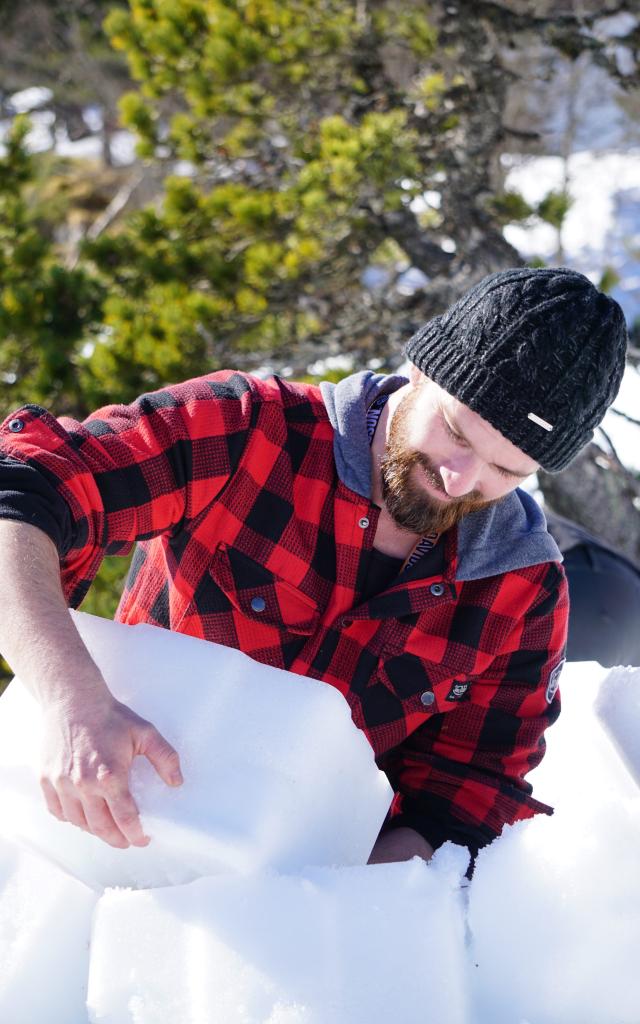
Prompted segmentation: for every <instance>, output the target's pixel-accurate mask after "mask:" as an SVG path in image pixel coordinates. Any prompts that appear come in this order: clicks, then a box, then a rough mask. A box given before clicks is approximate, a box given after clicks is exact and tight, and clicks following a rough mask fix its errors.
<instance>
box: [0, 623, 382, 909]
mask: <svg viewBox="0 0 640 1024" xmlns="http://www.w3.org/2000/svg"><path fill="white" fill-rule="evenodd" d="M75 621H76V623H77V626H78V628H79V630H80V633H81V634H82V636H83V639H84V640H85V642H86V644H87V646H88V648H89V650H90V651H91V654H92V656H93V657H94V659H95V661H96V662H97V664H98V665H99V666H100V668H101V670H102V672H103V674H104V676H105V679H106V680H107V682H108V683H109V686H110V688H111V690H112V692H113V693H114V694H115V696H116V697H117V698H118V699H119V700H121V701H123V702H124V703H125V704H128V705H129V706H130V707H132V708H133V709H134V710H135V711H136V712H138V714H140V715H142V716H143V717H144V718H147V719H149V720H150V721H151V722H153V724H154V725H156V726H157V728H158V729H159V730H160V732H161V733H162V734H163V735H164V736H165V737H166V738H167V740H168V741H169V742H170V743H172V744H173V745H174V746H175V747H176V749H177V750H178V751H179V753H180V756H181V761H182V767H183V774H184V778H185V782H184V785H183V786H182V787H181V788H179V789H170V788H169V787H167V786H165V784H164V783H163V782H162V781H161V780H160V778H159V777H158V776H157V775H156V773H155V771H154V769H153V768H152V767H151V765H150V764H149V763H148V762H147V761H146V760H145V759H143V758H137V759H136V761H135V763H134V767H133V770H132V790H133V792H134V795H135V797H136V799H137V801H138V805H139V807H140V810H141V813H142V819H143V824H144V827H145V829H146V831H147V832H148V834H149V835H150V836H151V837H152V842H151V843H150V845H149V846H148V847H146V848H144V849H140V848H130V849H128V850H124V851H123V850H114V849H112V848H111V847H108V846H107V845H106V844H104V843H103V842H101V841H100V840H98V839H96V838H94V837H93V836H90V835H88V834H86V833H83V832H81V831H80V830H79V829H76V828H74V827H73V826H71V825H68V824H66V823H60V822H58V821H57V820H56V819H54V818H53V817H51V815H49V813H48V812H47V811H46V809H45V806H44V802H43V799H42V795H41V792H40V787H39V784H38V782H37V778H36V776H37V767H36V766H37V763H38V746H39V735H38V734H39V725H40V722H39V708H38V706H37V705H36V703H35V701H34V700H33V699H32V698H31V696H30V695H29V694H28V693H27V692H26V690H25V689H24V688H23V687H22V686H21V685H20V684H19V682H18V681H17V680H16V681H14V682H13V683H11V684H10V686H9V690H8V692H7V693H6V694H5V695H4V696H3V697H2V699H1V700H0V832H2V833H4V834H5V835H6V836H9V837H13V838H15V839H17V840H19V841H22V842H26V843H28V844H30V845H31V846H32V847H35V848H36V849H39V850H41V851H42V852H43V853H44V854H46V855H47V856H48V857H50V858H51V859H52V860H53V861H55V862H57V863H58V864H59V865H60V866H62V867H63V868H65V869H66V870H68V871H70V872H72V873H73V874H74V875H75V876H76V877H77V878H79V879H82V880H83V881H85V882H86V883H87V884H89V885H92V886H93V887H95V888H96V889H98V890H101V889H102V888H103V887H104V886H108V885H125V886H126V885H129V886H133V887H148V886H156V885H168V884H177V883H183V882H187V881H191V880H193V879H194V878H197V877H199V876H201V875H207V874H215V873H216V872H219V871H229V870H233V871H238V872H241V873H250V872H252V871H255V870H258V869H259V868H262V867H265V866H270V867H273V868H277V869H279V870H283V871H294V870H297V869H299V868H302V867H304V866H306V865H332V864H343V865H349V864H364V863H366V860H367V856H368V854H369V852H370V850H371V847H372V846H373V843H374V841H375V839H376V836H377V833H378V831H379V828H380V825H381V823H382V821H383V819H384V817H385V814H386V811H387V808H388V806H389V803H390V800H391V796H392V794H391V789H390V786H389V783H388V781H387V779H386V776H385V775H384V774H383V773H382V772H380V771H379V770H378V769H377V767H376V765H375V761H374V758H373V752H372V750H371V747H370V746H369V744H368V742H367V740H366V738H365V737H364V735H363V734H362V733H361V732H360V731H359V730H358V729H357V728H356V727H355V726H354V724H353V722H352V720H351V717H350V714H349V711H348V707H347V704H346V701H345V700H344V698H343V697H342V696H341V695H340V694H339V693H338V692H337V690H335V689H333V688H332V687H331V686H328V685H327V684H325V683H321V682H318V681H315V680H311V679H307V678H305V677H303V676H299V675H294V674H292V673H289V672H284V671H282V670H280V669H275V668H271V667H269V666H265V665H261V664H258V663H257V662H255V661H253V660H251V659H250V658H248V657H247V656H246V655H244V654H242V653H240V652H239V651H236V650H232V649H229V648H226V647H222V646H218V645H215V644H210V643H207V642H205V641H203V640H197V639H194V638H192V637H187V636H183V635H179V634H175V633H170V632H168V631H167V630H163V629H158V628H155V627H153V626H146V625H141V626H125V625H122V624H119V623H115V622H110V621H108V620H106V619H99V618H96V617H94V616H90V615H85V614H82V613H75Z"/></svg>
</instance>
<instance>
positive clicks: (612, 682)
mask: <svg viewBox="0 0 640 1024" xmlns="http://www.w3.org/2000/svg"><path fill="white" fill-rule="evenodd" d="M596 712H597V714H598V717H599V718H600V721H601V722H602V723H603V725H604V727H605V729H606V730H607V732H608V734H609V736H610V737H611V739H612V740H613V742H614V744H615V746H616V749H617V751H618V753H619V754H620V756H621V758H622V760H623V761H624V763H625V764H626V766H627V768H628V769H629V771H630V772H631V775H632V776H633V778H634V779H635V781H636V783H637V784H638V785H639V786H640V668H614V669H612V670H611V671H610V672H609V673H608V674H607V675H606V676H605V678H604V679H603V680H602V683H601V685H600V691H599V693H598V699H597V701H596Z"/></svg>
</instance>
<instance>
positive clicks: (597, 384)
mask: <svg viewBox="0 0 640 1024" xmlns="http://www.w3.org/2000/svg"><path fill="white" fill-rule="evenodd" d="M626 346H627V330H626V326H625V321H624V315H623V312H622V310H621V309H620V306H619V305H618V303H617V302H615V301H614V300H613V299H611V298H609V296H608V295H605V294H604V293H603V292H599V291H598V289H597V288H595V287H594V285H592V284H591V282H590V281H589V280H588V278H586V277H584V275H583V274H579V273H577V272H576V271H574V270H567V269H565V268H544V269H536V270H533V269H527V268H522V269H517V268H515V269H513V270H504V271H500V272H499V273H497V274H491V275H490V276H489V277H485V278H484V279H483V280H482V281H480V283H479V284H477V285H476V286H475V287H474V288H472V289H471V291H469V292H467V293H466V295H463V296H462V298H461V299H459V300H458V301H457V302H456V303H454V305H453V306H451V307H450V308H449V309H448V310H447V311H446V312H445V313H443V314H442V316H436V317H434V318H433V319H432V320H429V322H428V323H427V324H425V326H424V327H422V328H421V329H420V330H419V331H417V332H416V334H414V335H413V337H412V338H411V339H410V340H409V342H408V344H407V347H406V354H407V357H408V358H409V359H410V360H411V362H412V363H414V364H415V366H417V367H418V369H419V370H421V371H422V372H423V373H424V374H426V376H427V377H430V378H431V379H432V380H434V381H435V382H436V383H437V384H439V385H440V387H442V388H444V390H445V391H447V392H448V393H449V394H450V395H452V396H453V397H454V398H457V399H458V401H460V402H462V403H463V405H466V406H468V407H469V408H470V409H472V410H473V411H474V412H476V413H478V414H479V415H480V416H482V418H483V419H485V420H487V422H488V423H490V424H491V426H493V427H495V429H496V430H499V431H500V433H501V434H502V435H503V436H504V437H506V438H507V439H508V440H509V441H511V442H512V443H513V444H514V445H516V447H517V448H520V450H521V451H523V452H525V453H526V454H527V455H529V456H530V457H531V458H532V459H534V460H535V461H536V462H538V463H540V465H541V466H542V467H543V468H544V469H546V470H548V471H549V472H559V470H561V469H564V467H565V466H566V465H567V464H568V463H569V462H570V461H571V459H572V458H573V457H574V456H575V455H577V453H578V452H579V451H580V449H581V448H582V447H584V445H585V444H587V443H588V442H589V441H590V440H591V438H592V437H593V429H594V427H596V426H597V425H598V424H599V423H600V421H601V420H602V418H603V417H604V414H605V412H606V411H607V409H608V407H609V406H610V405H611V403H612V402H613V400H614V398H615V397H616V395H617V393H618V389H619V387H620V381H621V380H622V374H623V372H624V366H625V352H626Z"/></svg>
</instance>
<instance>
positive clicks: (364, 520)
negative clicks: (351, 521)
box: [358, 516, 369, 530]
mask: <svg viewBox="0 0 640 1024" xmlns="http://www.w3.org/2000/svg"><path fill="white" fill-rule="evenodd" d="M368 525H369V520H368V519H367V517H366V516H363V517H362V519H361V520H360V522H359V523H358V526H359V527H360V529H361V530H366V528H367V526H368Z"/></svg>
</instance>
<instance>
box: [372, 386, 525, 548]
mask: <svg viewBox="0 0 640 1024" xmlns="http://www.w3.org/2000/svg"><path fill="white" fill-rule="evenodd" d="M538 468H539V467H538V464H537V463H536V462H534V461H533V459H531V458H530V457H529V456H528V455H525V454H524V452H522V451H521V450H520V449H519V448H516V446H515V445H514V444H512V443H511V442H510V441H508V440H507V439H506V438H505V437H503V435H502V434H500V433H499V431H497V430H496V429H495V428H494V427H492V426H491V425H490V424H489V423H487V421H486V420H484V419H482V417H481V416H479V415H478V414H477V413H475V412H473V411H472V410H471V409H469V408H468V407H467V406H465V405H462V403H461V402H458V401H457V399H455V398H452V396H451V395H449V394H447V392H446V391H443V390H442V388H440V387H438V385H437V384H435V383H434V382H433V381H431V380H429V379H428V378H427V377H425V376H424V375H423V374H421V373H420V372H419V371H417V370H412V373H411V385H410V389H409V390H408V391H407V393H406V394H405V395H404V397H403V398H402V400H401V402H400V404H399V405H398V406H397V408H396V410H395V412H394V413H393V417H392V420H391V423H390V426H389V430H388V436H387V444H386V448H385V453H384V455H383V458H382V461H381V464H380V469H381V473H382V494H383V498H384V502H385V506H386V509H387V511H388V513H389V515H390V516H391V518H392V519H393V520H394V522H395V523H396V525H397V526H399V527H401V528H402V529H405V530H410V531H411V532H412V533H417V534H422V535H424V534H427V533H430V532H431V531H437V532H439V533H443V532H444V531H445V530H448V529H450V528H451V527H452V526H454V525H455V523H457V522H459V520H460V519H462V517H463V516H466V515H468V514H469V513H470V512H475V511H476V510H477V509H480V508H485V507H487V506H489V505H492V504H494V503H495V502H496V501H499V499H500V498H503V497H504V496H505V495H506V494H509V492H510V491H512V490H514V489H515V488H516V487H517V486H518V484H519V483H521V482H522V480H523V479H524V478H525V477H527V476H529V475H530V474H531V473H535V472H536V470H537V469H538Z"/></svg>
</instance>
